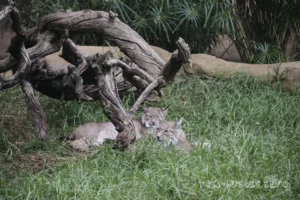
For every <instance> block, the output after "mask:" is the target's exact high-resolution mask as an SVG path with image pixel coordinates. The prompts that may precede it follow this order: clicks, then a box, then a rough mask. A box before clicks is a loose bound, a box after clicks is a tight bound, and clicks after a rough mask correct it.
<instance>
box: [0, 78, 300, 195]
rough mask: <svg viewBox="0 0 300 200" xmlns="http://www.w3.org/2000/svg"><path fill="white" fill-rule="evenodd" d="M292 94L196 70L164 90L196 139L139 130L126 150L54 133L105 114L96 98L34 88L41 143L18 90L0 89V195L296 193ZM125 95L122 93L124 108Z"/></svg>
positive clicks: (172, 116) (298, 177) (298, 176)
mask: <svg viewBox="0 0 300 200" xmlns="http://www.w3.org/2000/svg"><path fill="white" fill-rule="evenodd" d="M299 97H300V93H299V92H298V93H297V94H295V95H294V96H291V95H289V94H287V93H284V92H281V91H279V90H275V89H272V88H270V87H269V86H266V85H261V84H258V83H256V82H255V81H254V80H252V79H247V80H245V79H241V78H236V79H232V80H229V81H226V82H224V81H219V80H216V79H206V80H203V79H200V78H199V77H194V78H191V79H189V80H188V81H183V82H180V83H177V84H174V85H172V86H171V87H169V88H167V89H166V90H165V96H164V99H163V101H162V102H161V103H160V104H159V105H156V106H162V107H163V106H166V105H170V108H169V113H168V119H169V120H177V119H179V118H180V117H181V116H182V115H183V114H184V119H185V121H184V123H183V128H184V130H185V132H186V134H187V136H188V139H189V141H190V142H200V143H201V142H203V141H209V142H210V143H211V147H210V148H205V149H203V148H202V147H201V145H200V146H194V147H193V150H192V152H191V153H190V154H189V155H182V154H180V153H178V152H166V151H163V150H161V149H160V148H157V146H155V141H152V140H151V139H146V140H143V141H139V142H137V144H135V147H134V148H133V149H132V150H130V151H126V152H118V151H113V150H111V148H110V146H109V145H108V146H106V147H104V148H102V149H100V150H99V151H95V152H93V153H89V154H82V153H78V152H73V151H72V150H70V149H68V148H67V147H65V146H64V145H63V144H62V143H60V142H59V141H58V140H57V137H58V136H60V135H66V134H67V133H69V132H71V131H72V130H73V129H74V128H75V127H76V126H78V125H80V124H83V123H86V122H94V121H103V120H106V118H105V116H103V114H102V111H101V109H100V105H99V102H94V103H76V102H67V103H61V102H60V101H56V100H51V99H49V98H47V97H44V96H41V97H40V99H41V103H42V105H43V106H44V108H45V111H46V114H47V118H48V123H49V127H50V135H51V139H50V141H49V142H48V143H43V142H39V141H37V140H35V139H34V137H33V133H32V128H31V126H30V123H29V120H28V116H27V114H26V109H25V105H24V103H23V101H22V94H21V93H20V90H19V89H17V88H16V89H11V90H9V91H5V92H2V93H0V102H1V103H0V115H1V120H0V125H1V126H0V127H1V129H0V131H1V134H0V137H1V138H0V156H1V157H0V162H1V166H0V199H26V198H27V199H300V183H299V182H300V169H299V167H300V154H299V152H300V134H299V133H300V123H299V122H300V114H299V108H300V98H299ZM131 99H132V98H130V97H127V98H125V99H124V103H125V105H126V106H127V107H129V106H130V103H131Z"/></svg>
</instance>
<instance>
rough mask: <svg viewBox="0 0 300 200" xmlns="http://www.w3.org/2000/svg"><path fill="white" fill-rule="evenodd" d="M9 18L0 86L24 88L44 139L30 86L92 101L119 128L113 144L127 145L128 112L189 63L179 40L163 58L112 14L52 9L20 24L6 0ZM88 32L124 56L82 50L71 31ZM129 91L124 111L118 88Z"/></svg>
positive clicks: (130, 132)
mask: <svg viewBox="0 0 300 200" xmlns="http://www.w3.org/2000/svg"><path fill="white" fill-rule="evenodd" d="M6 16H10V17H11V19H12V22H13V23H12V29H13V31H14V32H15V33H16V36H14V37H13V38H12V42H11V44H10V46H9V48H8V52H9V55H8V56H7V57H6V58H5V59H4V60H1V61H0V73H3V72H6V71H8V70H13V72H14V75H13V76H11V77H9V78H8V79H5V78H3V77H1V76H0V91H1V90H4V89H8V88H11V87H13V86H15V85H17V84H20V85H21V87H22V90H23V91H24V93H25V97H26V102H27V106H28V110H29V111H30V113H31V115H32V116H33V127H34V130H35V132H36V134H37V135H38V136H39V137H40V138H41V139H42V140H46V139H47V137H48V135H47V124H46V120H45V114H44V113H43V110H42V108H41V105H40V104H39V102H38V99H37V98H36V96H35V94H34V90H33V89H35V90H37V91H40V92H41V93H43V94H45V95H47V96H49V97H52V98H56V99H61V100H65V101H66V100H85V101H90V100H96V99H99V100H100V101H101V105H102V107H103V110H104V112H105V114H106V115H107V117H108V118H109V119H110V120H111V122H112V123H113V124H114V125H115V127H116V129H117V130H118V132H119V136H118V137H117V140H116V145H118V146H119V147H127V146H128V145H129V144H130V143H132V142H133V141H134V138H135V132H134V130H135V129H134V127H133V126H134V124H133V123H132V119H131V118H132V115H133V114H134V112H135V111H136V110H137V107H138V106H139V105H140V104H141V103H142V102H143V101H144V100H145V99H146V98H147V97H148V95H149V94H150V93H151V91H152V93H155V94H157V95H158V96H161V95H162V93H161V92H160V89H161V88H162V87H165V86H167V85H168V84H171V83H172V82H173V80H174V77H175V75H176V73H177V72H178V71H179V69H180V68H181V66H182V65H184V64H186V65H188V66H190V65H191V54H190V49H189V46H188V45H187V44H186V43H185V42H184V40H183V39H181V38H179V40H178V41H176V44H177V47H178V50H176V51H175V52H174V53H173V54H172V56H171V58H170V60H169V61H168V62H167V63H166V62H165V61H163V60H162V59H161V58H160V56H159V55H158V54H157V53H156V52H155V51H154V50H153V49H152V48H151V47H150V46H149V45H148V44H147V42H146V41H145V40H144V39H143V38H142V37H141V36H140V35H138V34H137V33H136V32H135V31H134V30H132V29H131V28H130V27H129V26H127V25H126V24H124V23H123V22H121V21H120V20H119V19H118V17H117V14H116V13H113V12H109V13H107V12H103V11H92V10H85V11H78V12H69V11H66V12H58V13H54V14H50V15H46V16H44V17H43V18H42V19H41V20H40V24H39V26H38V27H33V28H31V29H26V28H25V27H23V26H22V24H21V23H20V16H19V12H18V9H17V8H16V7H15V6H14V2H13V1H10V0H8V1H7V4H6V6H5V7H2V8H1V9H0V20H2V19H4V18H5V17H6ZM80 33H94V34H98V35H99V37H102V38H103V39H106V40H108V41H109V42H111V43H112V44H114V45H116V46H117V47H118V48H119V49H120V51H121V52H122V53H123V54H124V55H125V56H124V57H122V58H115V57H113V53H112V52H110V51H108V52H105V53H103V54H100V53H95V54H86V53H84V52H82V51H80V49H79V48H78V47H77V46H76V44H75V43H74V42H73V41H72V40H71V38H73V37H74V35H76V34H80ZM60 49H62V52H61V55H60V56H61V57H62V58H63V59H64V60H65V63H56V64H52V63H49V62H47V60H46V59H45V57H46V56H48V55H50V54H53V53H55V52H58V51H59V50H60ZM133 90H135V91H136V92H137V94H138V95H140V97H139V99H138V101H137V102H136V104H135V105H134V107H133V109H132V110H131V111H132V112H131V113H128V112H127V111H126V110H125V109H124V107H123V105H122V103H121V101H120V99H119V95H118V93H121V94H122V93H126V92H127V91H133Z"/></svg>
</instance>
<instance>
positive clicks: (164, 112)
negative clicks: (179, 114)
mask: <svg viewBox="0 0 300 200" xmlns="http://www.w3.org/2000/svg"><path fill="white" fill-rule="evenodd" d="M169 106H170V105H168V106H167V107H165V108H161V109H160V110H161V111H162V112H163V114H164V116H167V113H168V109H169Z"/></svg>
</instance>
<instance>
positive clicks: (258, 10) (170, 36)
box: [18, 0, 300, 63]
mask: <svg viewBox="0 0 300 200" xmlns="http://www.w3.org/2000/svg"><path fill="white" fill-rule="evenodd" d="M18 2H19V7H20V8H21V11H22V18H23V19H24V21H25V22H26V23H27V24H28V25H31V26H32V25H34V24H37V23H38V19H40V17H41V16H43V15H44V14H47V13H52V12H54V11H64V10H67V9H72V10H73V11H77V10H83V9H92V10H105V11H109V10H112V11H114V12H116V13H118V14H119V17H120V18H121V20H122V21H124V22H125V23H128V24H129V25H130V26H131V27H133V28H134V29H135V30H136V31H137V32H138V33H139V34H140V35H141V36H143V37H144V38H145V39H146V40H147V41H148V42H149V43H150V44H152V45H156V46H160V47H162V48H165V49H167V50H169V51H173V50H174V49H176V46H175V42H174V41H175V40H177V39H178V37H183V38H184V39H185V40H186V41H187V42H188V43H189V44H190V47H191V50H192V52H193V53H196V52H197V53H199V52H201V53H208V52H210V51H211V49H212V47H213V46H214V44H216V42H217V41H218V35H219V34H227V35H228V36H229V37H230V38H231V39H232V40H233V41H234V42H235V44H236V46H237V48H238V51H239V53H240V55H241V58H242V60H243V61H245V62H260V63H261V62H263V63H270V62H274V61H276V62H277V60H280V61H285V60H290V61H291V60H297V59H299V58H300V57H299V54H298V52H299V46H300V45H299V43H300V39H299V38H300V37H299V34H300V15H299V14H298V10H299V9H300V2H299V1H296V0H292V1H287V0H281V1H278V0H264V1H257V0H153V1H144V0H89V1H86V0H75V1H74V0H47V1H40V0H30V1H27V0H26V1H25V0H19V1H18ZM289 41H290V42H291V41H292V43H293V44H292V48H290V47H288V42H289ZM76 42H77V43H79V44H86V45H91V44H97V45H103V44H104V41H103V40H102V39H101V38H99V37H96V35H88V34H85V35H83V36H80V37H78V40H77V41H76ZM262 44H263V46H261V45H262ZM265 44H267V46H266V45H265ZM260 47H268V52H270V51H269V50H271V49H274V50H275V54H277V53H278V52H277V51H280V57H277V59H274V58H272V59H258V57H260V56H261V55H265V53H264V52H263V51H261V50H262V48H260ZM269 47H271V48H269ZM274 56H275V55H274Z"/></svg>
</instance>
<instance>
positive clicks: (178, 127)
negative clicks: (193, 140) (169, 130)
mask: <svg viewBox="0 0 300 200" xmlns="http://www.w3.org/2000/svg"><path fill="white" fill-rule="evenodd" d="M182 121H183V117H181V118H180V120H179V121H178V122H176V129H180V128H181V124H182Z"/></svg>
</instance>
